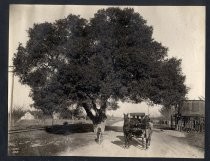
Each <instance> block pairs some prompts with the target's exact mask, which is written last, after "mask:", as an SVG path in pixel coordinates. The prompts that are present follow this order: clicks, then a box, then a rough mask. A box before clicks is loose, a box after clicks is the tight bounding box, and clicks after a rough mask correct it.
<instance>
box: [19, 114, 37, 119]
mask: <svg viewBox="0 0 210 161" xmlns="http://www.w3.org/2000/svg"><path fill="white" fill-rule="evenodd" d="M34 119H35V118H34V116H33V115H32V114H31V113H30V112H26V113H25V115H24V116H22V117H21V118H20V120H34Z"/></svg>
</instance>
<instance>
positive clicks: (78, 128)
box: [45, 123, 93, 135]
mask: <svg viewBox="0 0 210 161" xmlns="http://www.w3.org/2000/svg"><path fill="white" fill-rule="evenodd" d="M45 131H46V132H48V133H52V134H61V135H68V134H72V133H86V132H93V125H92V124H87V123H85V124H84V123H77V124H64V125H53V126H47V127H45Z"/></svg>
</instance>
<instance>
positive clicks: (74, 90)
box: [13, 8, 187, 123]
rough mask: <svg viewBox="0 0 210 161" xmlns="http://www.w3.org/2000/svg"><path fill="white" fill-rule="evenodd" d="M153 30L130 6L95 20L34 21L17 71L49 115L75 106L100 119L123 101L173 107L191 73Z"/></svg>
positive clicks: (16, 61)
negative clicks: (146, 101) (170, 55)
mask: <svg viewBox="0 0 210 161" xmlns="http://www.w3.org/2000/svg"><path fill="white" fill-rule="evenodd" d="M152 33H153V28H152V27H151V26H148V25H147V24H146V21H145V20H144V19H143V18H142V17H141V15H140V14H139V13H135V12H134V10H133V9H130V8H125V9H119V8H108V9H101V10H99V11H98V12H97V13H96V14H95V15H94V17H93V18H91V19H90V20H89V21H88V20H85V19H83V18H80V17H79V16H76V15H69V16H68V17H67V18H64V19H59V20H57V21H55V22H54V23H48V22H44V23H41V24H34V26H33V27H32V28H30V29H29V30H28V36H29V40H28V41H27V44H26V46H25V47H24V46H23V45H22V44H20V45H19V47H18V51H17V53H16V54H15V57H14V59H13V63H14V66H15V73H16V75H18V76H19V78H20V82H21V83H23V84H27V85H29V86H30V87H31V97H32V98H33V100H34V106H35V107H36V108H38V109H42V110H43V111H44V112H45V113H52V112H53V111H59V110H61V109H62V110H63V109H65V108H68V106H70V105H72V104H75V105H77V106H78V107H83V108H84V109H85V111H86V113H87V115H88V116H89V118H90V119H91V120H92V121H93V123H100V122H101V121H103V120H104V119H106V115H105V112H106V109H107V108H112V109H117V108H118V105H117V102H118V101H119V100H121V101H128V102H134V103H140V102H142V101H145V100H149V101H150V102H152V103H154V104H162V105H164V106H167V107H169V106H171V105H174V104H176V103H177V102H178V101H180V100H182V99H184V97H185V95H186V93H187V88H186V86H185V85H184V81H185V76H184V75H183V74H182V71H181V60H179V59H176V58H168V57H167V48H166V47H164V46H163V45H162V44H161V43H159V42H157V41H155V40H154V39H153V38H152ZM98 106H99V107H98ZM92 111H94V113H93V112H92Z"/></svg>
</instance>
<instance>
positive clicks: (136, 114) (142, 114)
mask: <svg viewBox="0 0 210 161" xmlns="http://www.w3.org/2000/svg"><path fill="white" fill-rule="evenodd" d="M129 114H130V116H142V117H143V116H145V113H138V112H137V113H129Z"/></svg>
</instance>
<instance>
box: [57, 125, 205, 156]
mask: <svg viewBox="0 0 210 161" xmlns="http://www.w3.org/2000/svg"><path fill="white" fill-rule="evenodd" d="M114 126H122V122H118V123H116V124H114ZM123 144H124V138H123V133H122V132H115V131H106V132H105V134H104V140H103V142H102V143H101V144H100V145H99V144H97V143H96V142H91V143H90V144H88V145H86V146H84V147H81V148H79V149H70V148H68V149H67V150H65V151H64V152H62V153H60V154H59V155H61V156H107V157H108V156H111V157H170V158H204V151H202V150H199V149H197V148H195V147H193V146H190V145H188V143H187V142H186V140H185V135H184V134H183V133H181V132H177V131H172V130H164V131H161V130H157V129H156V130H154V132H153V135H152V141H151V146H150V147H149V149H147V150H145V149H144V148H143V147H142V144H141V141H138V140H136V139H133V140H132V141H131V143H130V144H131V146H130V148H129V149H124V147H123Z"/></svg>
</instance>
